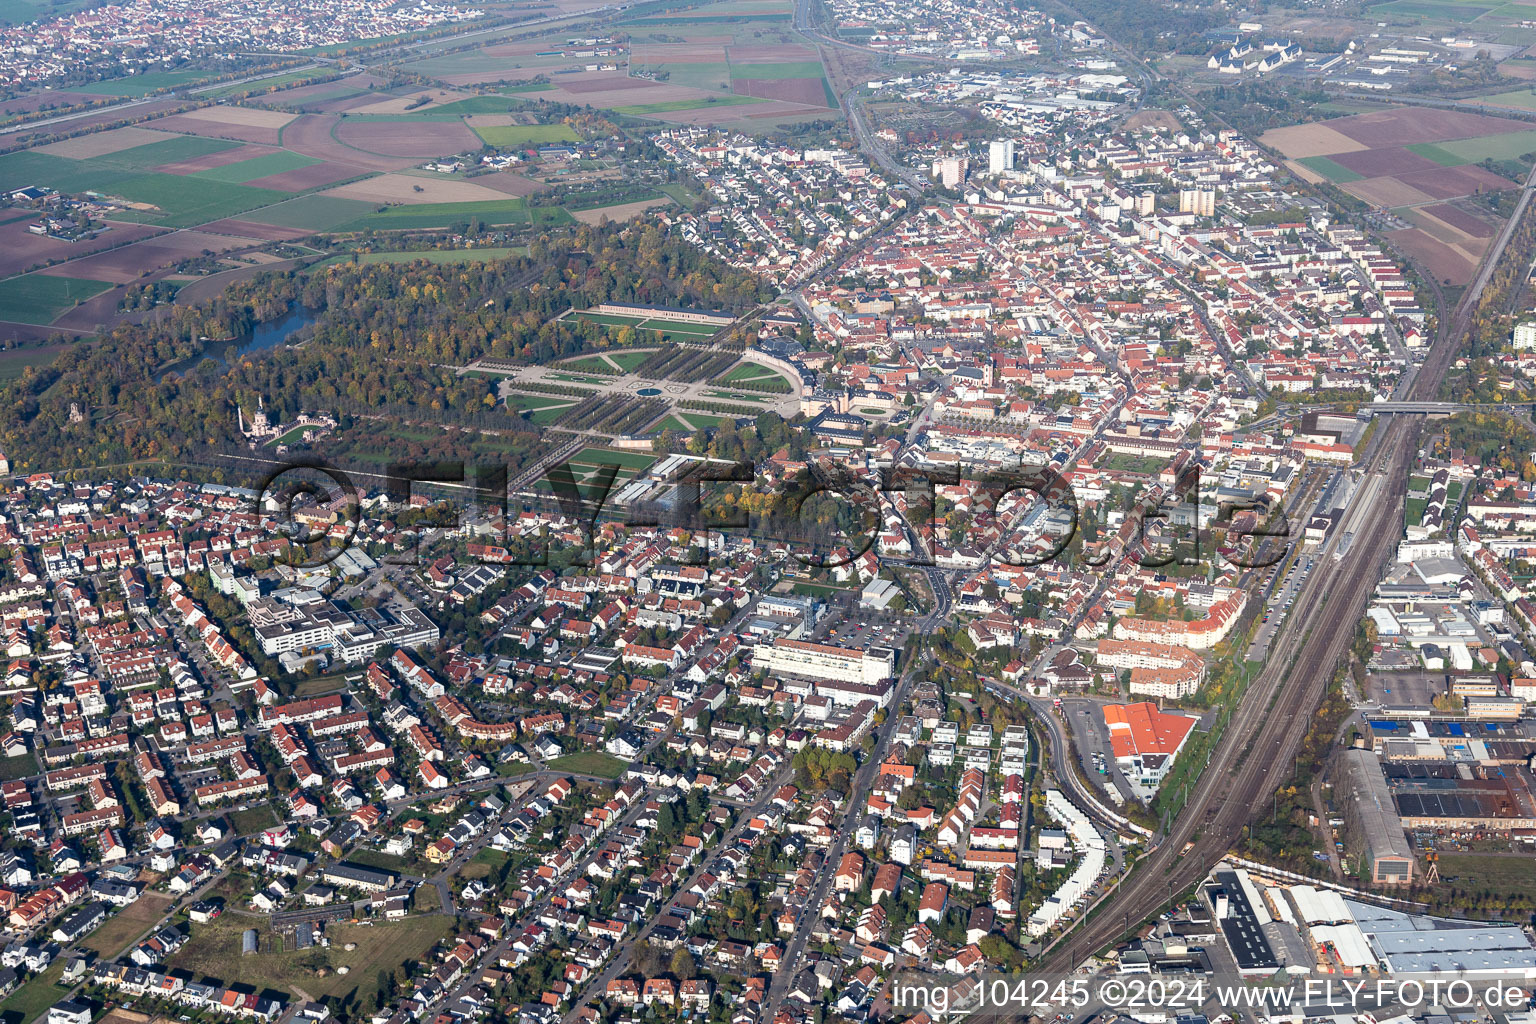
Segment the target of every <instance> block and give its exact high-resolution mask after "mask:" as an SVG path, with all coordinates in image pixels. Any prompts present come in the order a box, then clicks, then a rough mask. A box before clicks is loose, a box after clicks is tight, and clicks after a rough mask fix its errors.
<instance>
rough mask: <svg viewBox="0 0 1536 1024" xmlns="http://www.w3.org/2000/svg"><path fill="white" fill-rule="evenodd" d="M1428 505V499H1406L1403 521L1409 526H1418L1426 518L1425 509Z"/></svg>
mask: <svg viewBox="0 0 1536 1024" xmlns="http://www.w3.org/2000/svg"><path fill="white" fill-rule="evenodd" d="M1428 504H1429V499H1427V498H1404V499H1403V521H1404V522H1405V523H1406V524H1407V525H1409V526H1417V525H1418V524H1419V522H1420V520H1422V519H1423V518H1424V508H1425V506H1427V505H1428Z"/></svg>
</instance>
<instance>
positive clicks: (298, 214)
mask: <svg viewBox="0 0 1536 1024" xmlns="http://www.w3.org/2000/svg"><path fill="white" fill-rule="evenodd" d="M373 210H374V204H372V203H365V202H363V201H362V200H361V199H343V198H341V197H340V196H318V195H308V196H299V197H298V198H297V199H290V200H288V201H287V202H285V203H279V204H277V205H276V206H269V207H267V208H265V209H262V210H257V211H256V212H254V213H252V214H251V215H250V216H249V217H247V219H248V220H253V221H256V222H257V223H258V224H275V225H277V226H278V227H283V228H308V229H309V230H311V231H330V230H331V229H332V228H334V227H336V225H338V224H345V223H347V222H348V221H352V220H356V219H357V218H359V217H363V216H365V215H368V214H371V213H372V212H373Z"/></svg>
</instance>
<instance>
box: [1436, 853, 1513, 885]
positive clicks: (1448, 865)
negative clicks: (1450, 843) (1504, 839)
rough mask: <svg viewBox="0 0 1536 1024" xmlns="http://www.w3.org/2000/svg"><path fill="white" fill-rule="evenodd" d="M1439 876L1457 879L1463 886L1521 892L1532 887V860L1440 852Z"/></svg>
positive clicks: (1510, 856)
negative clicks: (1468, 884)
mask: <svg viewBox="0 0 1536 1024" xmlns="http://www.w3.org/2000/svg"><path fill="white" fill-rule="evenodd" d="M1440 874H1441V875H1442V876H1444V877H1446V878H1459V879H1460V880H1461V882H1462V883H1463V886H1465V884H1466V883H1468V882H1471V883H1472V884H1474V885H1476V886H1478V887H1479V888H1494V889H1502V890H1506V891H1507V890H1519V891H1522V892H1523V891H1527V890H1529V889H1530V888H1531V887H1532V886H1536V860H1533V859H1532V858H1531V857H1529V856H1522V855H1520V854H1511V855H1494V856H1487V855H1480V854H1476V853H1442V854H1441V855H1440Z"/></svg>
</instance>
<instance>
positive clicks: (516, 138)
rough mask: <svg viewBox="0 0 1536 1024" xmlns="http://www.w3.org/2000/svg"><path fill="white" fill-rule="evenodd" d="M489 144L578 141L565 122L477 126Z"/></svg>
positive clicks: (504, 145)
mask: <svg viewBox="0 0 1536 1024" xmlns="http://www.w3.org/2000/svg"><path fill="white" fill-rule="evenodd" d="M475 134H476V135H478V136H480V138H481V141H483V142H484V143H485V144H486V145H487V146H501V147H511V146H545V145H549V144H551V143H555V142H576V141H577V140H578V139H580V138H581V136H579V135H577V134H576V133H575V132H574V131H572V130H571V128H570V127H569V126H568V125H563V124H507V125H491V126H488V127H484V128H476V129H475Z"/></svg>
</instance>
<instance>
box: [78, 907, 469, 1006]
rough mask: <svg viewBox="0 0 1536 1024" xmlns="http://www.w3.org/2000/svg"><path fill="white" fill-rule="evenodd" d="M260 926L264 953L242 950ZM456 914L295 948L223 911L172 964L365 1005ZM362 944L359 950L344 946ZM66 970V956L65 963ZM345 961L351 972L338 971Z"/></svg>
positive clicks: (354, 928) (198, 928)
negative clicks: (386, 976) (382, 979)
mask: <svg viewBox="0 0 1536 1024" xmlns="http://www.w3.org/2000/svg"><path fill="white" fill-rule="evenodd" d="M253 926H254V927H257V928H258V929H259V931H260V935H261V938H260V942H261V952H259V953H255V954H253V955H251V956H242V955H241V954H240V936H241V933H242V932H244V931H245V929H246V928H249V927H253ZM454 926H455V925H454V919H453V918H452V917H449V916H447V915H443V914H433V915H428V916H424V917H412V918H410V919H408V920H405V921H400V922H395V923H388V924H386V923H367V924H356V925H354V924H333V925H329V926H327V927H326V929H325V934H326V938H328V939H329V940H330V945H329V946H328V947H314V948H311V949H306V950H295V949H293V948H292V946H291V942H292V939H291V938H290V939H289V940H288V943H287V944H283V940H282V939H281V937H279V936H275V935H273V934H272V933H271V932H270V931H269V930H268V929H267V927H266V924H265V921H264V920H262V919H261V918H249V917H247V918H241V917H237V916H236V915H234V914H225V915H223V916H222V917H219V918H216V919H214V920H213V921H211V922H209V923H208V924H205V925H197V924H194V925H191V926H190V927H191V936H192V937H191V940H190V941H189V942H188V943H187V944H186V945H185V946H183V947H182V948H181V949H180V950H179V951H178V952H177V953H176V955H175V956H174V957H172V958H171V960H170V961H169V962H168V966H170V967H171V968H173V969H181V970H187V971H193V972H195V973H197V974H200V975H205V976H208V977H214V978H220V979H224V980H226V981H237V982H239V983H240V984H242V985H248V986H253V987H255V988H256V989H257V990H261V989H274V990H276V991H279V992H291V991H292V990H293V988H294V987H295V986H297V987H298V988H301V989H303V991H304V992H305V993H306V994H308V995H310V996H313V997H314V998H315V999H325V998H326V997H328V996H333V997H337V998H347V997H349V996H350V997H351V998H352V999H355V1000H356V1001H357V1002H358V1004H360V1005H362V1004H367V1003H368V1002H369V1000H371V999H372V998H373V997H374V993H376V992H377V991H378V984H379V982H378V978H379V974H380V973H381V970H382V971H383V972H385V973H387V972H390V971H393V970H394V969H395V968H397V967H399V966H401V965H402V964H416V963H418V962H419V961H421V960H422V959H423V958H424V957H425V956H426V954H427V952H428V951H429V950H430V949H431V948H432V947H433V946H434V945H435V944H436V943H437V942H438V941H439V940H440V939H443V938H446V937H448V936H449V935H452V934H453V931H454ZM353 943H355V944H356V948H355V949H351V950H348V949H347V948H346V946H348V945H349V944H353ZM59 963H60V966H61V968H62V965H63V961H62V960H60V961H59ZM338 967H346V968H348V971H349V973H347V974H341V973H338V972H337V970H336V968H338Z"/></svg>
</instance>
